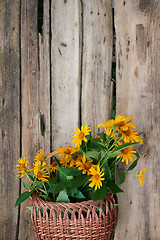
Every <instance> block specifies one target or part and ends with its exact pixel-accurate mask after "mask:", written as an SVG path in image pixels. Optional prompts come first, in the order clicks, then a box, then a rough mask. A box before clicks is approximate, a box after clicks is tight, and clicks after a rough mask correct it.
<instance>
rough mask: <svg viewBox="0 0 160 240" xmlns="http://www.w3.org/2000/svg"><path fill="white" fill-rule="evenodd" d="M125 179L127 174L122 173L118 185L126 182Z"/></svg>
mask: <svg viewBox="0 0 160 240" xmlns="http://www.w3.org/2000/svg"><path fill="white" fill-rule="evenodd" d="M125 179H126V174H125V172H122V173H121V174H120V176H119V180H118V183H117V185H118V186H119V185H121V184H122V183H123V182H124V181H125Z"/></svg>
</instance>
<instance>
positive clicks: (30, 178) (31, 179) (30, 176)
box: [28, 174, 34, 182]
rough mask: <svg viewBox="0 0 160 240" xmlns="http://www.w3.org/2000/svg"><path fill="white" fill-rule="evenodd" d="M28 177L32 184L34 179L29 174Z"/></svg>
mask: <svg viewBox="0 0 160 240" xmlns="http://www.w3.org/2000/svg"><path fill="white" fill-rule="evenodd" d="M28 177H29V178H30V179H31V181H32V182H34V177H32V176H31V175H30V174H28Z"/></svg>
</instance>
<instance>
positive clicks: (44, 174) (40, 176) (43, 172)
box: [34, 168, 49, 181]
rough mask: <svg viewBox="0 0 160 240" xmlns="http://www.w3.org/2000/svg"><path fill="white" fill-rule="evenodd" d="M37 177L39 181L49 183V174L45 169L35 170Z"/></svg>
mask: <svg viewBox="0 0 160 240" xmlns="http://www.w3.org/2000/svg"><path fill="white" fill-rule="evenodd" d="M34 174H35V176H36V177H37V178H38V180H41V181H48V179H47V178H49V175H48V172H47V171H46V170H45V169H40V168H39V169H38V168H37V169H35V170H34Z"/></svg>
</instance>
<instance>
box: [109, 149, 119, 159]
mask: <svg viewBox="0 0 160 240" xmlns="http://www.w3.org/2000/svg"><path fill="white" fill-rule="evenodd" d="M109 153H110V152H109ZM119 154H120V152H119V151H113V152H111V154H110V155H109V158H115V157H117V156H118V155H119Z"/></svg>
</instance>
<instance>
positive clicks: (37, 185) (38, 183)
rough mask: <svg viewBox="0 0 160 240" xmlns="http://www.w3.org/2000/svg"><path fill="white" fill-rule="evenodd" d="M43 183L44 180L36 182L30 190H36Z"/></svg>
mask: <svg viewBox="0 0 160 240" xmlns="http://www.w3.org/2000/svg"><path fill="white" fill-rule="evenodd" d="M42 183H43V181H37V182H35V183H34V184H33V185H32V186H31V187H30V190H34V189H35V188H36V187H39V186H40V185H41V184H42Z"/></svg>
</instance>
